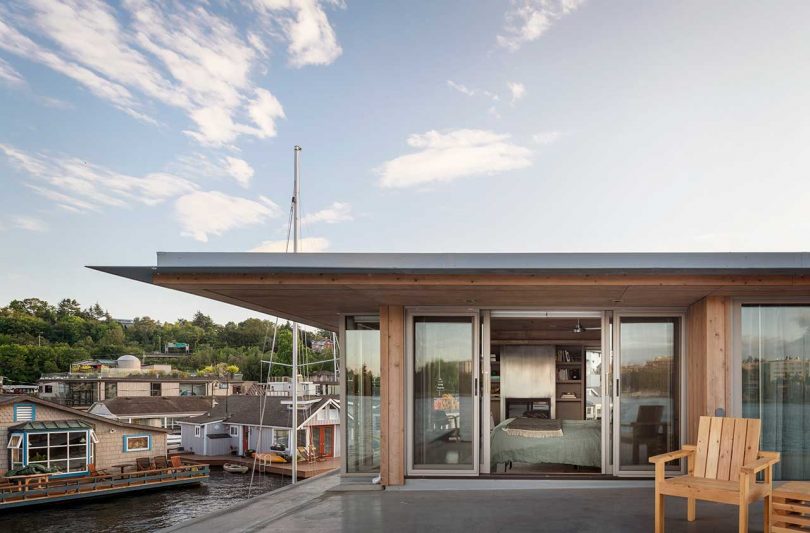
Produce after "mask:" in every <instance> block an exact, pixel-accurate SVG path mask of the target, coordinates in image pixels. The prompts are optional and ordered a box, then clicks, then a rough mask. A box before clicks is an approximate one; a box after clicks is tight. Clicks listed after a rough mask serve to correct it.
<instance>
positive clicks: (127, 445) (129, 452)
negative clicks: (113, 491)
mask: <svg viewBox="0 0 810 533" xmlns="http://www.w3.org/2000/svg"><path fill="white" fill-rule="evenodd" d="M167 433H168V431H167V430H164V429H160V428H153V427H146V426H138V425H134V424H127V423H123V422H120V421H117V420H111V419H109V418H103V417H100V416H96V415H94V414H90V413H85V412H82V411H77V410H76V409H71V408H70V407H65V406H63V405H59V404H55V403H52V402H49V401H46V400H42V399H40V398H34V397H31V396H24V395H0V443H2V444H3V447H2V449H3V450H6V452H7V458H6V460H4V461H0V474H2V473H3V472H5V471H6V470H9V469H17V468H22V467H24V466H28V465H33V464H39V465H42V466H45V467H47V468H51V469H55V470H57V471H58V474H54V476H55V477H58V476H76V475H85V474H88V473H89V472H90V465H91V464H92V465H95V466H96V468H98V469H104V468H110V467H112V465H114V464H120V463H126V462H128V463H133V462H135V459H136V458H139V457H154V456H159V455H164V456H165V455H166V434H167Z"/></svg>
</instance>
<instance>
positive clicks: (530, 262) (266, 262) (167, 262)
mask: <svg viewBox="0 0 810 533" xmlns="http://www.w3.org/2000/svg"><path fill="white" fill-rule="evenodd" d="M89 268H92V269H95V270H100V271H102V272H108V273H110V274H116V275H119V276H124V277H128V278H132V279H138V280H139V281H151V276H152V274H154V273H156V272H165V273H180V272H199V273H217V272H230V273H240V272H244V273H251V272H257V271H259V272H279V273H281V272H283V273H299V274H305V273H314V272H317V273H338V272H340V273H383V272H388V273H402V274H405V273H421V274H428V273H435V274H440V273H463V274H472V273H493V272H504V273H509V272H516V273H517V272H521V273H526V272H570V273H576V272H593V271H621V272H627V271H635V272H638V271H670V272H687V271H689V272H695V271H697V272H712V273H722V272H741V271H753V270H767V271H774V272H788V271H802V270H808V269H810V252H754V253H747V252H683V253H655V252H650V253H299V254H292V253H257V252H158V253H157V264H156V265H155V266H89Z"/></svg>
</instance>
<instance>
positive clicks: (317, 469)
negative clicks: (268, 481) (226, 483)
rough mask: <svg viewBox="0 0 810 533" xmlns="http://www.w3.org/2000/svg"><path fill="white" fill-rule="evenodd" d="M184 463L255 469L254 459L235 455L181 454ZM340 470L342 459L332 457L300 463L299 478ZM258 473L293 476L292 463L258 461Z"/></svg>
mask: <svg viewBox="0 0 810 533" xmlns="http://www.w3.org/2000/svg"><path fill="white" fill-rule="evenodd" d="M180 457H181V458H182V460H183V462H187V463H199V464H207V465H211V466H222V465H223V464H225V463H238V464H242V465H246V466H247V467H248V468H252V467H253V459H252V458H249V457H236V456H233V455H195V454H193V453H184V454H180ZM339 468H340V457H330V458H329V459H326V460H324V461H316V462H314V463H306V462H301V461H299V462H298V478H299V479H308V478H311V477H315V476H317V475H320V474H324V473H326V472H331V471H333V470H337V469H339ZM256 472H262V473H267V474H279V475H282V476H292V465H291V464H290V463H271V464H268V465H266V466H262V465H261V464H259V461H256Z"/></svg>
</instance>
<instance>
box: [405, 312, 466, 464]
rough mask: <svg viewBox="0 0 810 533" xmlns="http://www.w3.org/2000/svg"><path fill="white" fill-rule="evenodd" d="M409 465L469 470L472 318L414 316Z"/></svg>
mask: <svg viewBox="0 0 810 533" xmlns="http://www.w3.org/2000/svg"><path fill="white" fill-rule="evenodd" d="M413 321H414V324H413V327H414V332H413V335H414V339H413V341H414V365H413V372H414V374H413V467H414V469H422V470H472V469H474V468H475V463H474V445H475V442H476V435H475V425H474V422H475V419H474V417H475V403H474V398H473V370H474V352H473V346H474V343H473V334H474V328H473V318H472V317H419V316H417V317H414V319H413Z"/></svg>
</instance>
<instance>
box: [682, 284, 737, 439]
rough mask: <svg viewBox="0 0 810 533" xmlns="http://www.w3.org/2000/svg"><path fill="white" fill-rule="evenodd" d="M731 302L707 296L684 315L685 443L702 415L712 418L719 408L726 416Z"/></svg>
mask: <svg viewBox="0 0 810 533" xmlns="http://www.w3.org/2000/svg"><path fill="white" fill-rule="evenodd" d="M729 306H730V302H729V299H728V298H726V297H722V296H707V297H706V298H703V299H702V300H699V301H697V302H695V303H693V304H692V305H690V306H689V309H688V310H687V312H686V322H687V331H686V335H687V342H686V394H687V409H686V416H687V435H686V442H688V443H694V442H696V439H697V427H698V422H699V420H700V417H701V416H703V415H708V416H714V414H715V411H716V410H717V409H718V408H722V409H723V410H724V411H725V413H726V416H728V415H729V414H730V413H729V409H730V407H731V406H730V405H729V403H728V402H729V398H730V394H729V393H730V388H729V387H730V384H729V383H728V365H729V360H728V357H729V351H730V346H731V344H730V343H731V340H730V339H729V335H728V329H729V328H727V320H728V311H729Z"/></svg>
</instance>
